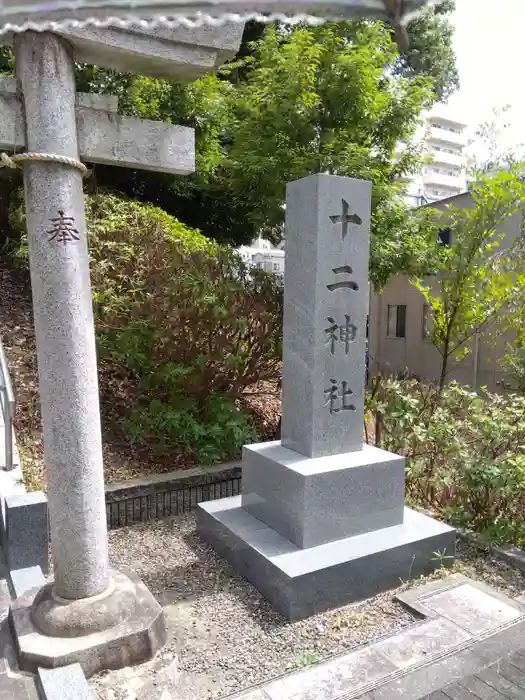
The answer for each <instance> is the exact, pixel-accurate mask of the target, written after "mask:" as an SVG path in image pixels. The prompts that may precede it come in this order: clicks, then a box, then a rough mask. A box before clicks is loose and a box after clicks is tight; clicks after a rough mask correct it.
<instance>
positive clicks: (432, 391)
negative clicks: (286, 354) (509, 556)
mask: <svg viewBox="0 0 525 700" xmlns="http://www.w3.org/2000/svg"><path fill="white" fill-rule="evenodd" d="M368 410H369V412H370V414H371V415H372V416H373V417H374V418H375V419H376V422H377V429H376V430H377V432H379V433H380V436H381V446H382V447H384V448H385V449H387V450H391V451H392V452H397V453H399V454H403V455H404V456H405V457H406V488H407V494H408V496H409V498H410V499H412V500H413V501H414V502H416V503H417V504H419V505H421V506H425V507H429V508H431V509H433V510H435V511H437V512H439V513H440V514H441V515H442V516H443V517H445V518H446V519H448V520H450V521H451V522H453V523H455V524H458V525H462V526H465V527H469V528H472V529H474V530H476V531H478V532H481V533H483V534H484V535H485V536H486V537H487V538H489V539H492V540H496V541H510V542H518V543H525V520H524V519H523V513H524V512H525V510H524V507H525V449H524V447H525V443H524V440H525V397H523V396H520V395H516V394H509V395H501V396H500V395H496V394H489V393H488V392H486V391H482V392H481V393H480V394H476V393H472V392H470V391H468V390H467V389H465V388H463V387H461V386H459V385H458V384H456V383H450V384H448V385H447V386H446V387H445V389H444V390H443V391H442V392H441V393H440V392H439V391H438V390H437V389H436V388H435V387H428V386H424V385H422V384H421V383H419V382H417V381H416V380H412V379H411V380H395V379H390V378H385V377H377V378H376V379H375V383H374V385H373V388H372V391H371V392H370V394H369V396H368Z"/></svg>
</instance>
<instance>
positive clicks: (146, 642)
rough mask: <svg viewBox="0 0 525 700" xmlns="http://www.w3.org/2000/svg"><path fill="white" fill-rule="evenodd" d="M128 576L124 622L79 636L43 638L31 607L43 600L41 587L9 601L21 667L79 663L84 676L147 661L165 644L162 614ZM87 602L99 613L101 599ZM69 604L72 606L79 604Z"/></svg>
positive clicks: (142, 587) (138, 582) (32, 668)
mask: <svg viewBox="0 0 525 700" xmlns="http://www.w3.org/2000/svg"><path fill="white" fill-rule="evenodd" d="M120 576H122V574H120ZM127 578H128V580H129V582H130V583H132V584H133V587H134V604H130V605H129V606H128V613H129V614H128V615H127V616H126V618H125V619H124V620H122V621H121V622H120V623H118V624H113V626H110V627H108V628H107V629H103V630H102V631H99V632H92V633H91V634H86V635H83V636H76V637H72V636H47V635H44V634H42V633H41V632H40V630H39V629H38V628H37V627H36V625H35V622H34V606H35V605H37V604H38V603H39V601H40V600H41V599H42V590H44V591H45V590H46V589H45V588H44V589H41V588H39V589H32V590H30V591H26V592H25V593H23V594H22V595H21V596H20V597H19V598H17V599H16V600H15V601H13V603H12V605H11V609H10V612H9V620H10V625H11V629H12V631H13V635H14V638H15V640H16V646H17V649H18V662H19V666H20V668H21V669H22V670H23V671H29V672H31V673H36V671H37V669H38V667H43V668H57V667H59V666H67V665H69V664H73V663H79V664H80V666H81V667H82V671H83V672H84V674H85V675H86V676H88V677H89V676H91V675H92V674H94V673H96V672H97V671H100V670H103V669H116V668H122V667H124V666H131V665H133V664H135V663H141V662H143V661H148V660H149V659H151V658H152V657H153V656H154V655H155V653H156V652H157V650H158V649H159V648H160V647H161V646H162V645H163V644H164V643H165V641H166V627H165V620H164V613H163V610H162V608H161V606H160V605H159V603H158V602H157V601H156V600H155V598H154V597H153V595H152V594H151V593H150V592H149V591H148V589H147V588H146V586H145V585H144V584H143V583H142V581H141V580H140V579H139V578H138V577H137V576H136V575H135V574H133V573H131V572H128V574H127ZM117 585H118V582H117ZM117 594H118V590H117ZM92 602H93V605H94V606H95V607H96V606H97V605H98V607H99V610H102V611H103V609H104V605H105V601H104V600H99V601H92ZM72 603H73V605H75V607H76V604H77V603H79V601H72ZM66 605H67V603H64V606H66ZM95 607H94V608H93V610H95ZM97 614H98V613H97Z"/></svg>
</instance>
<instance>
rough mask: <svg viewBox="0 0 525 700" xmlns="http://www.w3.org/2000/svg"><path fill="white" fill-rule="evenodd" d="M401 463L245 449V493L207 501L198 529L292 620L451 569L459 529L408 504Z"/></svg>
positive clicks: (364, 455)
mask: <svg viewBox="0 0 525 700" xmlns="http://www.w3.org/2000/svg"><path fill="white" fill-rule="evenodd" d="M403 462H404V460H403V459H402V458H401V457H399V456H398V455H393V454H390V453H388V452H385V451H384V450H379V449H377V448H374V447H371V446H368V445H366V446H364V448H363V450H361V451H359V452H351V453H347V454H345V455H336V456H333V457H319V458H315V459H308V458H306V457H303V456H301V455H299V454H298V453H296V452H293V451H292V450H288V449H286V448H284V447H282V445H281V444H280V443H279V442H277V443H263V444H261V445H252V446H249V447H246V448H245V450H244V462H243V491H242V495H241V496H234V497H231V498H224V499H220V500H217V501H209V502H207V503H202V504H200V505H199V507H198V509H197V532H198V534H199V535H200V536H201V537H202V538H203V539H204V540H206V541H208V542H209V543H210V544H211V545H212V546H213V547H214V549H215V550H216V551H217V552H218V553H219V554H220V555H221V556H223V557H224V558H225V559H227V560H228V561H229V562H230V563H231V564H232V565H233V566H234V567H235V569H236V570H237V571H238V572H239V573H240V574H242V575H243V576H244V577H245V578H246V579H248V581H250V582H251V583H253V585H254V586H255V587H256V588H257V589H258V590H259V591H260V592H261V593H262V594H263V595H264V596H265V597H266V598H267V599H268V600H269V601H270V602H271V603H272V604H273V605H274V607H275V608H276V609H277V610H279V612H280V613H281V614H282V615H284V616H285V617H286V618H288V619H290V620H298V619H302V618H305V617H308V616H310V615H313V614H315V613H318V612H322V611H325V610H329V609H331V608H335V607H338V606H341V605H346V604H348V603H351V602H354V601H358V600H363V599H364V598H370V597H371V596H373V595H376V594H377V593H380V592H381V591H385V590H388V589H390V588H395V587H397V586H399V585H400V584H401V583H402V582H404V581H408V580H409V579H411V578H415V577H418V576H420V575H421V574H429V573H431V572H432V571H433V570H434V569H436V568H438V567H440V566H442V565H443V563H445V564H446V565H451V564H452V563H453V557H454V552H455V531H454V529H453V528H451V527H449V526H447V525H444V524H443V523H441V522H439V521H436V520H433V519H432V518H429V517H427V516H425V515H422V514H421V513H418V512H416V511H413V510H410V509H409V508H405V507H404V505H403V491H404V473H403ZM443 555H444V556H445V559H443Z"/></svg>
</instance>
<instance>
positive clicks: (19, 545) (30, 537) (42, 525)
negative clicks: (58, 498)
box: [4, 491, 49, 574]
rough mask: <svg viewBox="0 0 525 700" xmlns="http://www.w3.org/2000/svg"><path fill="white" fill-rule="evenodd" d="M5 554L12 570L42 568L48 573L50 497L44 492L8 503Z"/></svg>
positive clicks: (10, 498) (11, 498)
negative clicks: (31, 567)
mask: <svg viewBox="0 0 525 700" xmlns="http://www.w3.org/2000/svg"><path fill="white" fill-rule="evenodd" d="M5 518H6V542H5V545H4V553H5V555H6V558H7V565H8V567H9V569H10V570H13V569H25V568H27V567H30V566H39V567H40V568H41V569H42V571H43V572H44V574H47V572H48V569H49V528H48V518H47V497H46V495H45V493H43V492H42V491H32V492H30V493H24V494H13V495H10V496H7V497H6V499H5Z"/></svg>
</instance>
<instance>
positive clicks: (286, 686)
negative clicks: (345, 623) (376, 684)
mask: <svg viewBox="0 0 525 700" xmlns="http://www.w3.org/2000/svg"><path fill="white" fill-rule="evenodd" d="M395 670H396V667H395V666H394V665H393V664H392V663H391V662H390V661H388V660H387V659H386V658H384V657H383V656H381V655H380V654H379V653H378V652H376V651H374V649H372V648H370V647H366V648H364V649H359V650H358V651H355V652H352V653H350V654H345V655H344V656H342V657H338V658H335V659H331V660H330V661H326V662H324V663H321V664H318V665H317V666H314V667H312V668H309V669H305V670H304V671H299V672H297V673H293V674H291V675H288V676H284V677H283V678H279V679H278V680H276V681H273V682H272V683H269V684H268V685H266V686H265V688H264V690H265V692H266V694H267V695H268V696H269V697H270V700H329V699H331V698H335V697H338V696H339V695H342V694H343V693H347V692H349V691H354V692H355V691H356V690H358V688H359V686H360V685H361V686H365V685H367V684H368V683H370V682H372V681H376V680H379V679H381V678H384V677H386V676H387V675H388V674H389V673H392V672H393V671H395Z"/></svg>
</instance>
